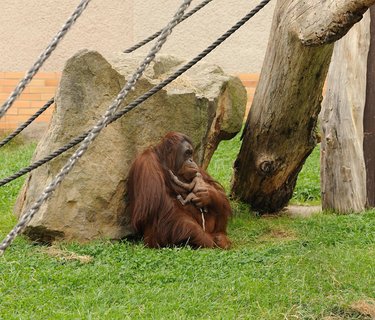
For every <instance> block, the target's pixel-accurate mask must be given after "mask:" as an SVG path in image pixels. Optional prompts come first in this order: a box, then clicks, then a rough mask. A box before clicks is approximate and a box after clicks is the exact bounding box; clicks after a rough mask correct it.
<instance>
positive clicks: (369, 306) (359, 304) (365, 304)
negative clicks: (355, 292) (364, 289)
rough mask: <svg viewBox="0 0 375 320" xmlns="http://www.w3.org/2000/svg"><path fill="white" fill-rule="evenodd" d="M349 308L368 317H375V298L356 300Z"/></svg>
mask: <svg viewBox="0 0 375 320" xmlns="http://www.w3.org/2000/svg"><path fill="white" fill-rule="evenodd" d="M350 308H351V309H352V310H353V311H356V312H358V313H360V314H361V315H364V316H367V317H369V319H375V299H367V300H359V301H356V302H354V303H352V304H351V306H350Z"/></svg>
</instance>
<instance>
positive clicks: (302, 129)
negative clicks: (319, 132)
mask: <svg viewBox="0 0 375 320" xmlns="http://www.w3.org/2000/svg"><path fill="white" fill-rule="evenodd" d="M373 3H375V0H362V1H351V0H339V1H336V0H327V1H321V0H310V1H300V0H279V1H278V2H277V4H276V8H275V13H274V18H273V24H272V29H271V35H270V40H269V44H268V49H267V53H266V56H265V60H264V63H263V67H262V72H261V76H260V80H259V84H258V87H257V90H256V92H255V96H254V100H253V104H252V107H251V109H250V113H249V116H248V119H247V121H246V125H245V129H244V133H243V137H242V138H243V143H242V146H241V149H240V152H239V155H238V157H237V159H236V161H235V164H234V176H233V180H232V191H231V194H232V197H233V198H237V199H239V200H242V201H244V202H247V203H249V204H250V205H251V207H252V208H253V209H254V210H257V211H259V212H275V211H279V210H281V209H282V208H283V207H284V206H285V205H286V204H287V203H288V201H289V199H290V198H291V196H292V194H293V190H294V187H295V183H296V179H297V175H298V173H299V171H300V170H301V168H302V165H303V163H304V161H305V159H306V158H307V156H308V155H309V154H310V153H311V151H312V150H313V149H314V147H315V145H316V142H317V136H316V123H317V118H318V114H319V112H320V108H321V100H322V88H323V84H324V80H325V77H326V74H327V71H328V65H329V62H330V59H331V55H332V51H333V44H332V43H333V42H334V41H336V40H337V39H339V38H341V37H342V36H344V35H345V34H346V32H347V31H348V30H349V29H350V28H351V26H352V25H353V24H355V23H356V22H358V21H359V20H360V19H361V17H362V14H363V13H364V12H365V11H366V10H367V9H368V7H369V6H370V5H371V4H373Z"/></svg>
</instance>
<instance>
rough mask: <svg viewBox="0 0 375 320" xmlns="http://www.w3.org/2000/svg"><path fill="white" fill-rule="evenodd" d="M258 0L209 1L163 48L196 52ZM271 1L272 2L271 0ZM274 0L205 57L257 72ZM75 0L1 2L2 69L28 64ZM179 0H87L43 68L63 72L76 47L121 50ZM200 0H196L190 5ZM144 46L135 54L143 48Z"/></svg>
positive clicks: (158, 23) (159, 23) (155, 26)
mask: <svg viewBox="0 0 375 320" xmlns="http://www.w3.org/2000/svg"><path fill="white" fill-rule="evenodd" d="M259 1H260V0H213V1H212V2H211V3H210V4H208V5H207V6H206V7H205V8H203V9H202V10H201V11H199V12H198V13H197V14H196V15H194V16H193V17H191V18H189V19H188V20H186V21H184V22H183V23H182V24H181V25H179V26H178V27H177V28H176V29H175V32H173V34H172V35H171V37H170V39H169V41H168V43H167V44H166V46H165V48H163V49H162V52H163V53H169V54H175V55H178V56H182V57H184V58H186V59H189V58H192V57H194V56H195V55H196V54H197V53H199V52H200V51H201V50H203V49H204V48H205V47H206V46H207V45H209V44H210V43H211V42H212V41H214V40H215V39H216V38H217V37H218V36H220V35H221V34H222V33H223V32H225V31H226V30H227V29H228V28H229V27H230V26H232V25H233V24H234V23H235V22H236V21H237V20H239V19H240V18H241V17H242V16H243V15H245V14H246V13H247V12H248V11H250V10H251V9H252V8H253V7H254V6H255V5H256V4H257V3H259ZM274 2H275V1H274ZM274 2H273V3H271V4H269V5H268V6H266V7H265V8H264V9H263V10H262V11H261V12H260V13H258V14H257V15H256V16H255V17H254V18H253V19H252V20H251V21H249V22H248V23H247V24H246V25H245V26H244V27H243V28H242V29H240V30H239V31H238V32H237V33H236V34H234V35H233V36H232V37H231V38H230V39H228V40H227V41H226V42H225V43H224V44H223V45H222V46H220V47H219V48H217V49H216V50H215V52H213V53H212V54H210V56H209V57H208V58H207V59H206V61H207V62H211V63H216V64H218V65H220V66H222V67H223V68H224V70H225V71H227V72H229V73H259V72H260V68H261V64H262V61H263V56H264V53H265V49H266V45H267V40H268V34H269V29H270V25H271V19H272V13H273V7H274ZM78 3H79V0H63V1H62V0H17V1H14V0H2V1H1V2H0V10H1V19H0V43H1V55H0V71H5V72H9V71H17V72H18V71H24V70H27V69H28V68H30V66H31V65H32V63H33V62H34V61H35V60H36V59H37V57H38V56H39V54H40V53H41V52H42V51H43V50H44V49H45V48H46V46H47V45H48V43H49V42H50V40H51V39H52V37H53V36H54V35H55V34H56V33H57V32H58V31H59V29H60V28H61V26H62V25H63V24H64V22H65V21H66V19H67V18H68V16H69V15H70V14H71V13H72V12H73V11H74V9H75V7H76V6H77V5H78ZM180 3H181V2H180V1H177V0H143V1H142V0H100V1H95V0H93V1H91V2H90V4H89V6H88V8H87V9H86V11H85V12H84V13H83V15H82V16H81V17H80V18H79V19H78V21H77V22H76V24H75V25H74V26H73V28H72V29H71V30H70V31H69V32H68V34H67V35H66V37H65V38H64V40H63V41H62V42H61V43H60V45H59V46H58V48H57V49H56V51H55V52H54V53H53V55H52V56H51V57H50V59H49V60H48V61H47V63H46V64H45V66H44V67H43V71H53V72H56V71H61V70H62V68H63V65H64V62H65V61H66V60H67V59H68V58H69V57H70V56H71V55H73V54H74V53H75V52H76V51H77V50H79V49H82V48H88V49H95V50H98V51H99V52H101V53H102V54H103V55H104V56H108V55H110V54H111V53H112V52H118V51H121V50H124V49H126V48H128V47H129V46H131V45H132V44H134V43H135V42H136V41H139V40H141V39H143V38H145V37H146V36H148V35H150V34H152V33H153V32H154V31H156V30H159V29H160V28H161V27H163V26H164V25H165V24H166V23H167V22H168V21H169V20H170V18H171V16H172V15H173V13H174V12H175V10H176V9H177V7H178V5H179V4H180ZM198 3H199V1H198V0H194V1H193V2H192V5H191V7H190V9H191V8H193V7H194V6H195V5H197V4H198ZM147 48H149V46H148V47H146V48H144V49H141V50H139V51H138V53H144V52H146V50H147Z"/></svg>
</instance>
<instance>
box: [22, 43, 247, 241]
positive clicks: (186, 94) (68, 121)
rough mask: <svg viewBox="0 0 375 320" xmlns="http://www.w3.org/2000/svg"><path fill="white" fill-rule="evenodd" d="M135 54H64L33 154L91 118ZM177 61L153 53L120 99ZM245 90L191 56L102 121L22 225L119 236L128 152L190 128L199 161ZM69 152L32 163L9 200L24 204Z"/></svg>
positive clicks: (58, 234) (40, 231)
mask: <svg viewBox="0 0 375 320" xmlns="http://www.w3.org/2000/svg"><path fill="white" fill-rule="evenodd" d="M139 61H140V58H134V57H133V58H128V57H127V56H126V55H124V54H122V55H117V56H115V57H114V58H113V59H111V64H110V63H109V62H108V61H106V60H105V59H104V58H103V57H102V56H101V55H100V54H99V53H98V52H94V51H87V50H83V51H80V52H78V53H77V54H76V55H75V56H73V57H72V58H71V59H69V60H68V61H67V63H66V66H65V68H64V70H63V73H62V78H61V82H60V86H59V89H58V92H57V96H56V111H55V113H54V114H53V118H52V121H51V124H50V127H49V129H48V131H47V132H46V134H45V135H44V137H43V138H42V139H41V141H40V142H39V145H38V147H37V149H36V151H35V155H34V158H33V159H34V160H36V159H40V158H42V157H43V156H45V155H47V154H49V153H51V152H52V151H54V150H56V149H57V148H59V147H60V146H62V145H64V144H65V143H67V142H68V141H70V140H71V139H72V138H74V137H76V136H78V135H79V134H81V133H82V132H84V131H86V130H88V129H89V128H90V127H91V126H93V125H94V124H95V123H96V122H97V120H98V119H99V118H100V116H101V115H102V114H103V113H104V111H105V110H106V109H107V108H108V106H109V105H110V103H111V102H112V100H113V98H114V97H115V96H116V95H117V94H118V92H119V91H120V89H121V87H122V86H123V85H124V84H125V79H126V78H127V77H128V76H129V75H130V74H131V73H132V72H133V71H134V70H135V69H136V66H137V65H138V63H139ZM181 63H182V61H181V60H179V59H176V58H173V57H170V56H168V57H163V56H162V57H159V58H157V59H156V60H155V62H153V63H152V64H151V66H150V67H149V69H148V70H147V72H146V73H145V76H143V77H142V78H141V79H140V81H139V82H138V84H137V86H136V88H135V91H133V92H131V94H130V96H129V97H128V99H127V101H128V102H130V101H132V100H133V99H134V98H135V97H138V96H140V95H141V94H142V93H144V92H146V91H147V90H149V89H150V88H152V87H153V86H154V85H155V84H157V83H159V82H160V81H161V80H162V79H164V78H165V77H167V76H168V75H169V74H170V73H172V72H173V70H174V69H175V68H176V67H178V66H179V65H180V64H181ZM245 104H246V91H245V89H244V87H243V86H242V84H241V82H240V81H239V79H237V78H234V77H231V76H228V75H225V74H224V73H223V72H222V71H221V69H220V68H219V67H216V66H212V65H206V64H199V65H198V66H196V67H194V68H193V69H192V70H190V71H189V72H188V73H186V74H185V75H183V76H181V77H180V78H179V79H177V80H176V81H175V82H173V83H172V84H170V85H168V86H167V87H166V88H165V89H164V90H161V91H160V92H158V93H157V94H155V95H154V96H153V97H151V98H149V99H148V100H147V101H146V102H144V103H143V104H142V105H139V106H138V107H137V108H135V109H134V110H132V111H131V112H129V113H128V114H126V115H125V116H124V117H122V118H121V119H119V120H117V121H115V122H114V123H112V124H111V125H109V126H107V127H106V128H105V129H104V130H103V131H102V132H101V134H100V135H99V136H98V137H97V139H96V140H95V141H94V143H93V144H92V145H91V146H90V148H89V150H88V151H87V152H86V154H85V155H84V156H83V157H82V158H81V159H80V161H79V162H78V163H77V164H76V166H75V167H74V169H73V170H72V172H70V173H69V174H68V175H67V176H66V177H65V179H64V181H63V182H62V183H61V185H60V186H59V187H58V189H57V190H56V191H55V192H54V193H53V195H52V196H51V197H50V198H49V199H48V200H47V201H46V203H45V204H43V206H42V207H41V209H40V211H39V212H38V213H37V214H36V216H35V217H34V218H33V219H32V221H31V222H30V224H29V226H28V228H27V230H26V233H27V234H28V235H29V236H30V237H31V238H33V239H34V240H39V241H48V242H50V241H53V240H56V239H60V238H61V239H65V240H78V241H87V240H92V239H97V238H110V239H119V238H122V237H124V236H125V235H127V234H128V233H129V229H128V226H127V221H126V217H125V215H124V208H125V198H124V195H125V191H126V190H125V179H126V176H127V172H128V169H129V167H130V165H131V163H132V160H133V159H134V157H135V155H136V154H138V153H139V152H141V151H142V150H143V149H144V148H146V147H148V146H150V145H152V144H155V143H157V142H158V141H159V140H160V138H161V137H162V136H164V135H165V133H167V132H168V131H180V132H183V133H185V134H187V135H188V136H190V137H191V138H192V140H193V142H194V144H195V147H196V150H197V162H198V163H200V164H201V165H204V166H207V165H208V162H209V160H210V158H211V156H212V153H213V151H214V150H215V148H216V147H217V144H218V142H219V141H220V139H223V138H226V139H228V138H231V137H232V136H234V135H235V134H236V133H237V132H238V131H239V130H240V128H241V125H242V119H243V116H244V110H245ZM71 153H72V152H67V153H65V154H64V155H62V156H60V157H59V158H57V159H55V160H53V161H51V162H49V163H48V164H46V165H44V166H43V167H41V168H39V169H37V170H35V171H34V172H32V173H31V174H30V176H29V177H28V179H27V181H26V183H25V185H24V187H23V190H22V192H21V194H20V195H19V198H18V201H17V204H16V210H15V211H16V214H17V215H20V214H21V213H22V212H24V211H25V210H26V209H27V208H28V207H29V206H30V205H31V204H32V203H33V202H34V201H35V200H36V198H37V197H38V196H39V195H40V193H41V192H42V190H43V189H44V188H45V186H46V184H47V183H48V182H50V181H51V179H52V178H53V177H54V176H55V175H56V174H57V173H58V172H59V170H60V168H61V167H62V166H63V165H64V164H65V162H66V161H67V159H68V158H69V156H70V155H71Z"/></svg>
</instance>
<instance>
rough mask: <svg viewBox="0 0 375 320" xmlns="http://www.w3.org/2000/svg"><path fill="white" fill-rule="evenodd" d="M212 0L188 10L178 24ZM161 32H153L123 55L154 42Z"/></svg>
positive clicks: (206, 0)
mask: <svg viewBox="0 0 375 320" xmlns="http://www.w3.org/2000/svg"><path fill="white" fill-rule="evenodd" d="M211 1H212V0H205V1H202V2H201V3H200V4H198V5H197V6H196V7H194V8H193V9H192V10H190V11H189V12H187V13H186V14H185V15H184V16H183V17H182V19H181V21H180V23H181V22H182V21H184V20H186V19H187V18H189V17H191V16H192V15H193V14H194V13H196V12H197V11H199V10H200V9H202V8H203V7H204V6H206V5H207V4H209V3H210V2H211ZM162 31H163V29H161V30H159V31H157V32H155V33H154V34H153V35H151V36H149V37H148V38H146V39H144V40H142V41H140V42H138V43H137V44H135V45H134V46H132V47H130V48H129V49H126V50H125V51H124V53H131V52H133V51H135V50H137V49H138V48H140V47H142V46H144V45H145V44H147V43H149V42H150V41H152V40H154V39H155V38H156V37H157V36H159V35H160V34H161V32H162Z"/></svg>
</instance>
